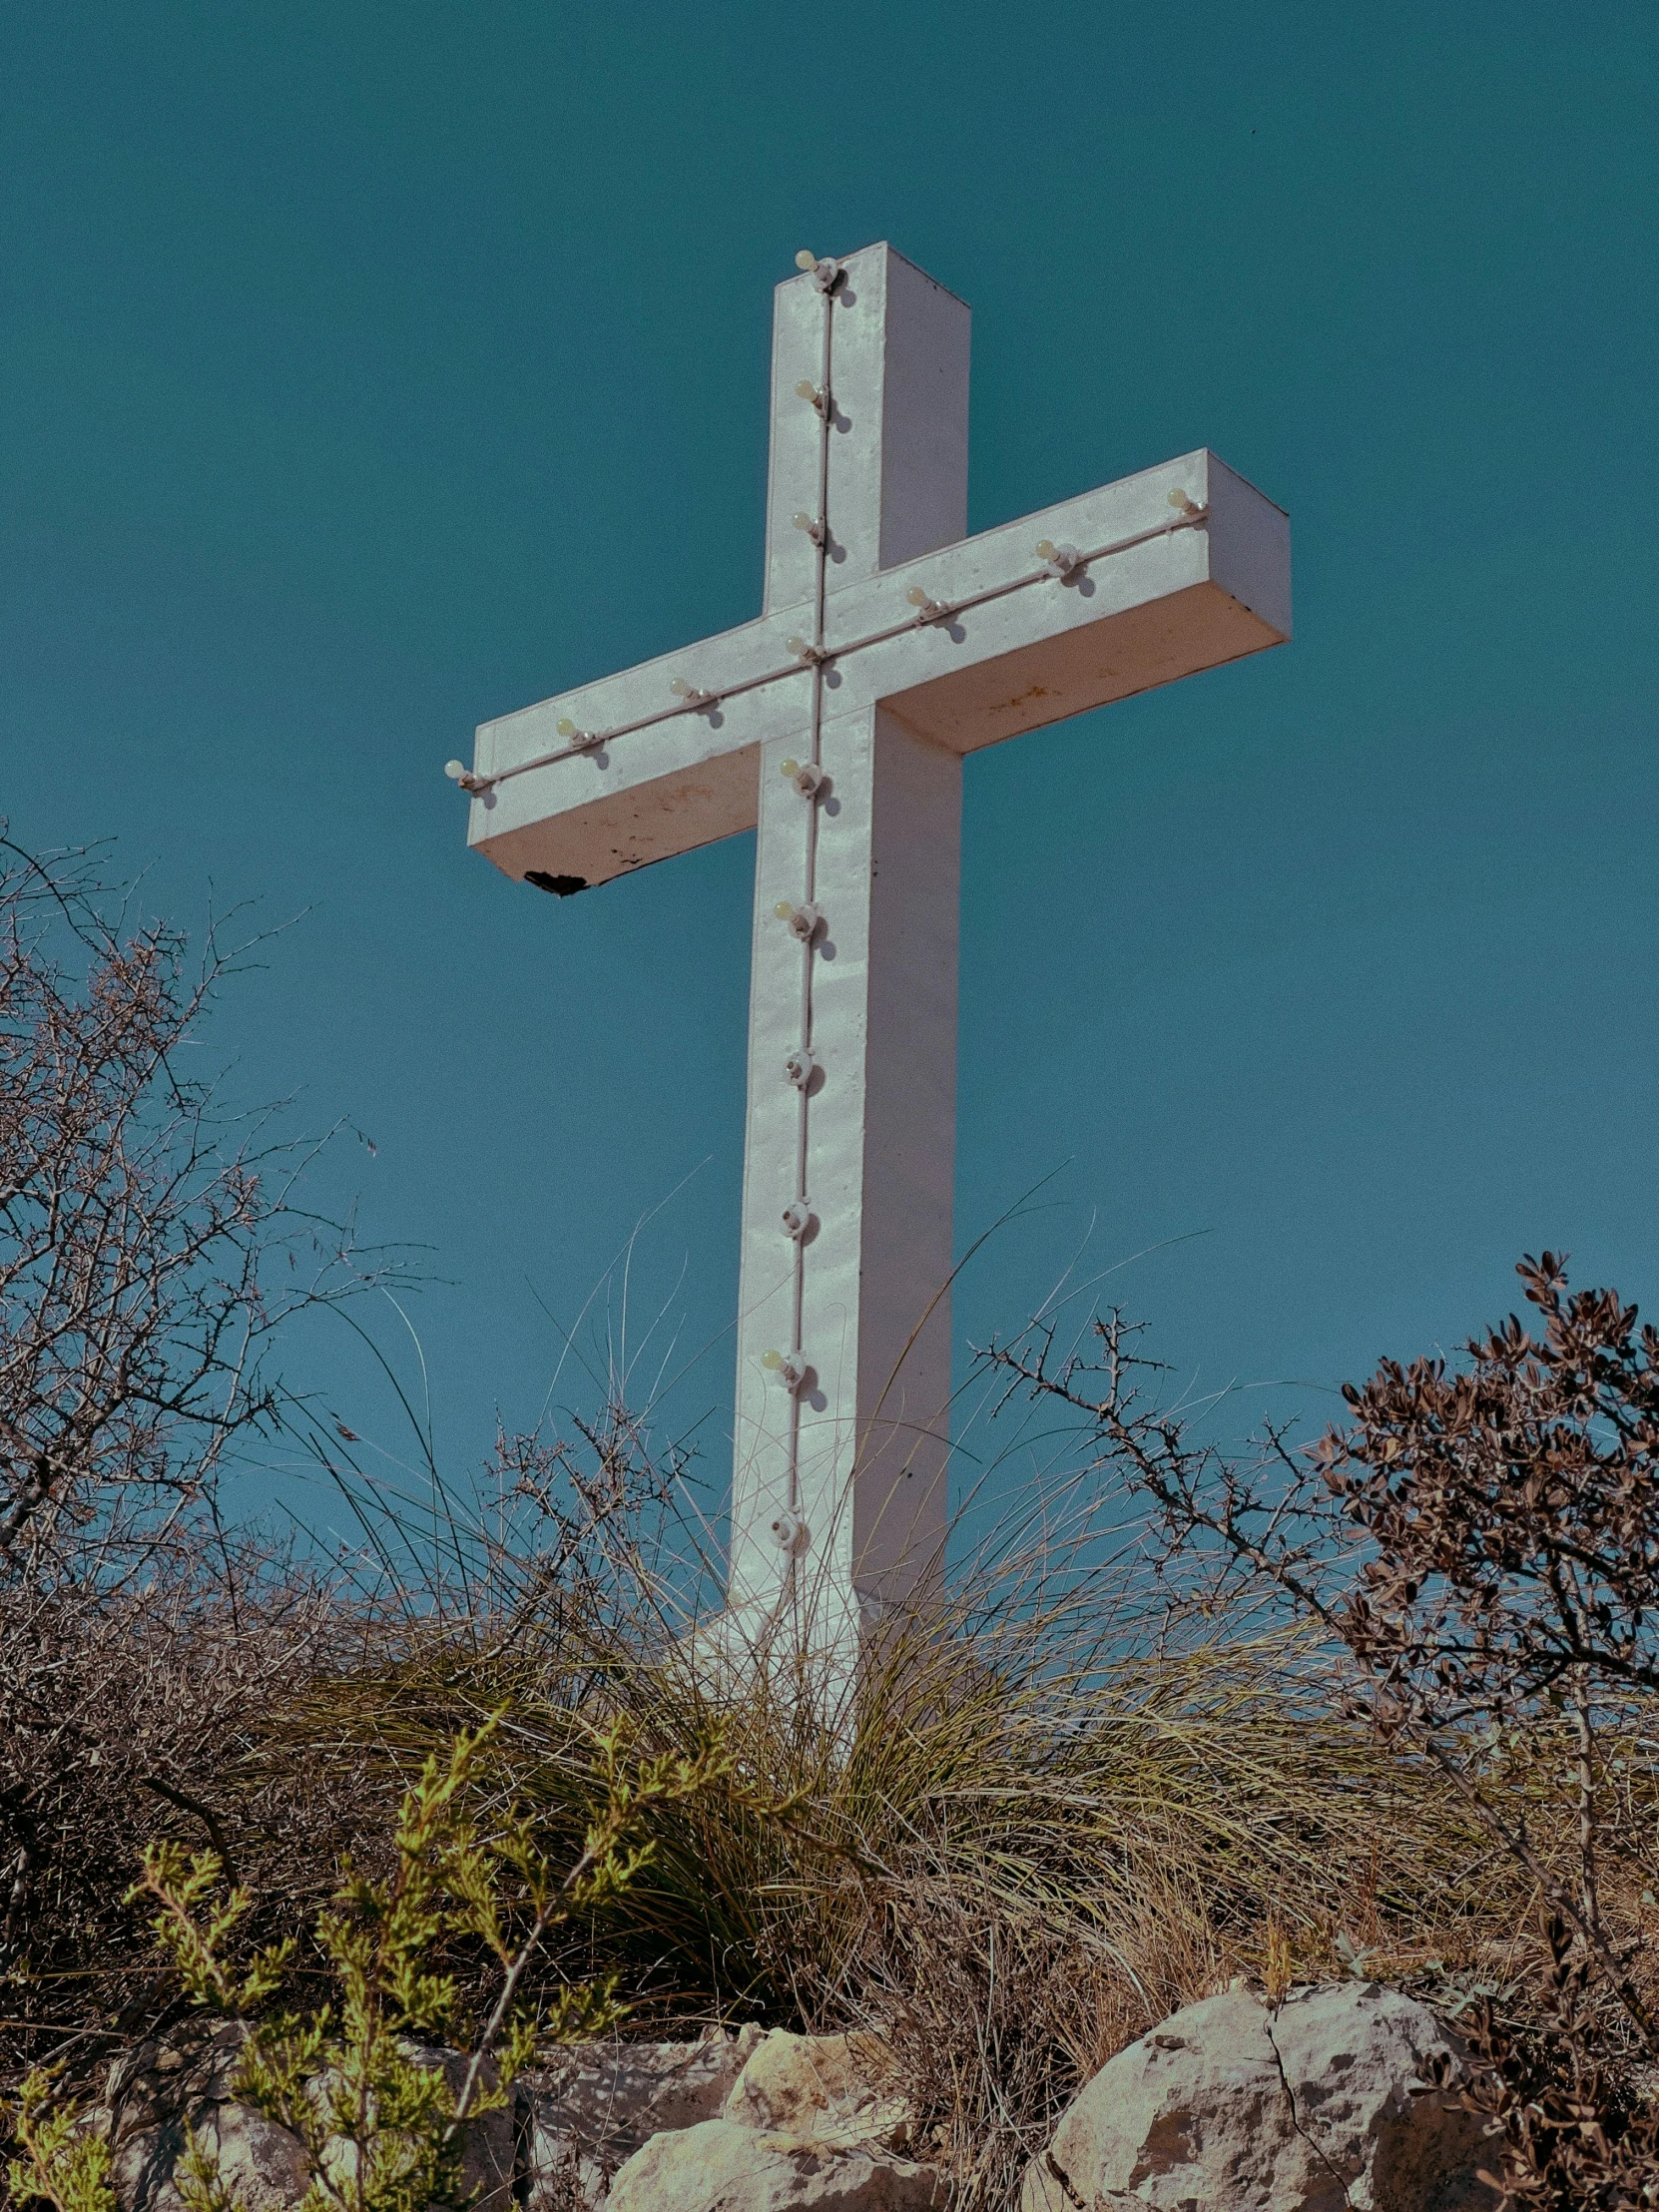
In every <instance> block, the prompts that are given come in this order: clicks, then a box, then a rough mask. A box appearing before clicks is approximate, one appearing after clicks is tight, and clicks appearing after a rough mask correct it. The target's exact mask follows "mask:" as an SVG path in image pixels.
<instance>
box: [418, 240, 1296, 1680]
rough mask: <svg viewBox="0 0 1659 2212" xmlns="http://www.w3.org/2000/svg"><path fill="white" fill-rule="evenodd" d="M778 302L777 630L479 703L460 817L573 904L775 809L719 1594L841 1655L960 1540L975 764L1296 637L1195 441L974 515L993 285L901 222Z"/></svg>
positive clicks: (757, 982)
mask: <svg viewBox="0 0 1659 2212" xmlns="http://www.w3.org/2000/svg"><path fill="white" fill-rule="evenodd" d="M799 261H800V264H801V268H802V274H801V275H800V276H798V277H794V278H792V279H791V280H789V281H787V282H785V283H783V284H781V285H780V286H779V289H778V293H777V303H776V309H775V316H774V324H773V355H772V400H771V467H770V473H769V482H768V492H767V544H766V593H765V603H764V609H763V612H762V614H761V616H760V618H759V619H758V620H757V621H754V622H750V623H745V624H744V625H743V626H742V627H741V628H739V629H736V630H730V631H727V632H726V633H725V634H724V635H723V636H720V637H714V638H708V639H705V640H703V641H702V642H701V643H699V644H695V645H690V646H687V647H686V648H684V650H682V651H680V652H676V653H672V654H669V655H667V656H666V657H664V658H663V659H660V660H655V661H649V662H646V663H645V664H643V665H642V666H640V667H638V668H634V669H630V670H629V671H627V673H626V674H624V675H620V676H611V677H607V678H604V679H602V680H601V681H599V682H596V683H591V684H584V685H581V686H580V687H578V688H577V689H576V690H574V691H571V692H568V693H565V694H563V695H562V696H560V697H559V698H556V699H550V700H547V701H544V702H543V703H542V704H541V705H539V706H535V707H527V708H525V709H524V710H523V711H522V712H521V713H518V714H512V715H507V716H504V717H502V718H501V719H500V720H499V721H495V722H488V723H485V724H484V725H483V726H482V727H481V728H480V729H479V731H478V734H477V744H476V750H475V753H474V759H473V765H472V768H471V769H470V770H467V769H465V768H463V767H462V765H461V764H460V763H458V762H451V763H450V768H449V773H450V775H451V776H452V777H454V778H455V780H456V781H457V782H458V783H460V784H461V785H462V787H463V788H464V789H465V790H466V791H467V792H468V793H469V794H470V797H471V814H470V823H469V829H468V837H469V841H470V842H471V844H472V845H473V846H475V847H476V848H477V849H478V850H479V851H481V852H482V853H484V854H485V855H486V857H487V858H489V859H490V860H492V861H493V862H494V863H495V865H496V866H497V867H498V868H500V869H501V870H502V872H503V873H504V874H506V875H508V876H511V877H513V878H515V879H519V880H524V881H527V882H530V883H533V884H536V885H538V886H539V887H540V888H542V889H544V890H547V891H552V892H557V893H564V894H569V893H572V892H575V891H579V890H586V889H589V888H591V887H593V886H595V885H597V884H601V883H604V882H607V881H609V880H610V879H611V878H613V877H615V876H618V875H624V874H627V873H629V872H631V871H632V870H633V869H635V868H638V867H644V866H646V865H647V864H648V863H649V862H650V861H653V860H664V859H669V858H672V857H673V856H674V855H675V854H676V853H680V852H686V851H689V850H691V849H692V848H693V847H694V846H696V845H700V844H706V843H708V842H709V841H710V840H711V839H713V838H716V837H727V836H732V835H734V834H736V833H737V832H738V831H739V830H758V832H759V835H758V841H757V847H756V863H755V934H754V961H753V968H752V977H751V986H750V1022H749V1107H748V1126H747V1136H746V1151H745V1165H744V1194H743V1244H742V1276H741V1291H740V1311H739V1317H738V1330H737V1346H738V1373H737V1396H736V1425H735V1439H734V1461H733V1479H732V1508H731V1550H730V1563H729V1581H728V1616H727V1617H728V1621H729V1622H730V1623H731V1625H732V1626H733V1627H734V1628H735V1629H737V1630H739V1631H740V1632H741V1634H742V1635H743V1636H745V1637H747V1638H749V1639H751V1640H754V1641H759V1640H760V1639H762V1638H763V1637H764V1636H766V1635H767V1634H768V1633H769V1632H771V1631H772V1630H773V1629H775V1628H776V1626H777V1625H778V1624H780V1623H784V1622H788V1623H791V1624H792V1626H793V1632H795V1633H799V1634H805V1635H808V1636H809V1637H811V1638H812V1639H813V1640H814V1641H815V1642H816V1641H820V1640H822V1641H824V1642H826V1643H828V1644H830V1646H833V1647H835V1648H844V1647H845V1646H846V1645H847V1644H848V1642H849V1641H855V1639H856V1637H857V1635H858V1633H859V1630H860V1626H861V1625H862V1626H867V1625H868V1624H869V1623H871V1622H872V1621H875V1620H878V1619H880V1618H882V1617H883V1616H885V1615H888V1614H890V1613H892V1612H893V1610H894V1609H895V1608H899V1609H903V1608H907V1607H911V1606H914V1605H916V1604H917V1603H919V1602H921V1600H922V1597H923V1594H924V1593H925V1591H926V1590H927V1588H928V1587H930V1586H931V1585H932V1583H933V1582H934V1580H935V1578H936V1576H937V1574H938V1572H939V1566H940V1558H941V1552H942V1546H943V1540H944V1532H945V1515H946V1468H947V1460H948V1452H949V1410H948V1409H949V1403H950V1394H951V1383H950V1369H951V1332H950V1276H951V1267H952V1250H951V1199H952V1178H953V1171H954V1151H955V1079H956V941H957V877H958V864H959V847H960V821H961V794H962V760H963V758H964V756H965V755H967V754H969V753H973V752H976V751H978V750H979V748H980V747H982V746H987V745H996V744H999V743H1000V742H1001V741H1002V740H1003V739H1005V738H1012V737H1017V736H1019V735H1020V733H1021V732H1023V731H1026V730H1034V729H1038V728H1040V727H1041V726H1042V725H1044V724H1046V723H1051V722H1058V721H1060V720H1061V719H1063V718H1064V717H1066V716H1068V715H1075V714H1082V713H1084V712H1086V711H1087V710H1088V709H1090V708H1093V707H1100V706H1104V705H1106V704H1108V703H1109V702H1110V701H1112V700H1115V699H1124V698H1127V697H1129V696H1130V695H1131V694H1133V693H1136V692H1142V691H1146V690H1148V689H1150V688H1151V687H1152V686H1154V685H1159V684H1168V683H1172V682H1174V681H1175V679H1176V678H1178V677H1183V676H1192V675H1195V674H1197V673H1198V671H1199V670H1201V669H1208V668H1214V667H1217V666H1219V665H1220V664H1221V663H1222V662H1225V661H1232V660H1238V659H1240V658H1241V657H1242V656H1244V655H1245V654H1249V653H1257V652H1260V651H1261V650H1262V649H1263V648H1264V647H1266V646H1272V645H1280V644H1283V643H1284V642H1285V641H1286V640H1287V639H1288V638H1289V636H1290V631H1291V605H1290V532H1289V524H1288V522H1287V519H1286V517H1285V515H1284V514H1283V513H1282V512H1281V510H1280V509H1279V508H1277V507H1275V506H1274V505H1273V504H1272V503H1271V502H1270V501H1269V500H1267V499H1265V498H1264V497H1263V496H1262V494H1261V493H1260V492H1258V491H1256V490H1254V489H1253V488H1252V487H1251V486H1250V485H1249V484H1247V483H1246V482H1245V481H1244V480H1243V478H1242V477H1239V476H1237V475H1235V474H1234V473H1233V471H1232V470H1231V469H1229V468H1227V467H1225V466H1224V465H1223V464H1222V463H1221V462H1220V461H1218V460H1217V459H1215V457H1214V456H1213V455H1212V454H1210V453H1208V452H1205V451H1203V450H1200V451H1198V452H1196V453H1186V454H1183V455H1182V456H1181V457H1180V458H1179V459H1178V460H1173V461H1168V462H1165V463H1163V464H1162V465H1161V466H1159V467H1157V468H1149V469H1144V470H1142V471H1141V473H1140V474H1138V475H1135V476H1128V477H1125V478H1123V479H1122V480H1121V481H1120V482H1118V483H1114V484H1107V485H1104V486H1102V487H1101V489H1099V490H1098V491H1089V492H1084V493H1081V494H1080V495H1079V496H1078V497H1076V498H1074V499H1068V500H1066V501H1064V502H1062V504H1060V505H1059V506H1056V507H1050V508H1046V509H1044V510H1043V511H1042V512H1041V513H1040V514H1035V515H1029V516H1026V517H1025V518H1023V519H1022V520H1020V521H1018V522H1009V523H1004V524H1002V525H1001V526H999V527H998V528H996V529H992V530H985V531H982V532H981V533H980V534H979V535H978V536H976V537H972V538H970V537H968V536H967V535H966V529H967V461H968V309H967V307H966V306H965V305H964V304H963V302H962V301H961V300H960V299H958V298H956V297H955V296H954V295H953V294H952V293H950V292H948V291H946V290H945V289H944V287H943V286H942V285H940V284H937V283H935V282H934V281H933V279H932V278H931V277H927V276H925V275H924V274H923V273H922V272H921V271H920V270H919V269H917V268H916V267H915V266H914V265H913V264H912V263H910V262H907V261H905V260H904V259H903V257H902V256H901V255H899V254H897V253H895V252H893V250H892V249H891V248H890V247H887V246H871V247H866V248H865V249H864V250H863V251H862V252H860V253H856V254H851V255H848V256H846V257H845V259H844V260H839V261H832V260H822V261H818V260H815V259H814V257H813V256H811V255H803V256H801V257H799Z"/></svg>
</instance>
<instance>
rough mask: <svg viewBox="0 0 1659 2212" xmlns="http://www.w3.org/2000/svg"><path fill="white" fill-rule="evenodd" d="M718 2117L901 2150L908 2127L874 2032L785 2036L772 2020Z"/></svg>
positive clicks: (907, 2110)
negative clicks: (773, 2024) (768, 2029)
mask: <svg viewBox="0 0 1659 2212" xmlns="http://www.w3.org/2000/svg"><path fill="white" fill-rule="evenodd" d="M722 2116H723V2118H725V2119H728V2120H739V2121H741V2122H742V2123H743V2125H744V2126H746V2127H757V2128H762V2129H767V2130H770V2131H772V2132H774V2133H780V2134H785V2135H797V2136H811V2137H814V2138H817V2139H819V2140H822V2141H831V2142H843V2143H871V2144H877V2145H879V2146H881V2147H882V2148H883V2149H886V2150H902V2149H903V2148H904V2147H905V2145H906V2144H907V2143H908V2142H909V2140H910V2136H911V2133H912V2131H913V2128H914V2112H913V2109H912V2107H911V2105H910V2102H909V2100H908V2098H906V2097H903V2096H901V2095H899V2094H898V2091H897V2089H896V2086H895V2085H894V2083H893V2080H892V2064H891V2060H890V2058H889V2057H888V2056H887V2053H886V2049H885V2046H884V2045H883V2044H882V2043H881V2042H880V2040H879V2039H878V2038H877V2037H876V2036H874V2035H858V2034H852V2035H792V2034H791V2033H790V2032H789V2030H788V2029H787V2028H782V2027H775V2028H774V2029H773V2030H772V2032H771V2034H770V2035H768V2036H766V2037H765V2038H764V2039H763V2041H762V2042H761V2043H760V2045H759V2046H758V2048H757V2049H756V2051H755V2053H754V2056H753V2057H752V2058H751V2059H750V2060H749V2062H748V2064H747V2065H746V2066H745V2067H744V2069H743V2072H742V2073H741V2074H740V2075H739V2076H738V2079H737V2082H736V2085H735V2086H734V2088H733V2090H732V2093H731V2095H730V2096H729V2097H728V2098H727V2100H726V2106H725V2110H724V2113H723V2115H722Z"/></svg>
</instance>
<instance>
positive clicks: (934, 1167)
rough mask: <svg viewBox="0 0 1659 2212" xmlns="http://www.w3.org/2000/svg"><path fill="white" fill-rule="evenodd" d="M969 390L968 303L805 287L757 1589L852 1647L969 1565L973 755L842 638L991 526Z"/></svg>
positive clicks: (758, 1342)
mask: <svg viewBox="0 0 1659 2212" xmlns="http://www.w3.org/2000/svg"><path fill="white" fill-rule="evenodd" d="M967 395H968V310H967V308H966V307H965V306H964V305H963V303H962V302H961V301H960V300H959V299H956V298H955V297H953V295H952V294H951V293H949V292H947V291H945V290H944V289H943V287H942V286H940V285H938V284H935V283H934V282H933V280H932V279H931V278H930V277H925V276H923V274H922V273H921V272H920V271H919V270H917V269H915V268H913V267H912V266H911V265H910V264H909V263H908V262H905V261H904V260H903V259H902V258H901V257H900V256H898V255H896V254H893V253H891V252H888V251H886V250H881V249H877V250H875V251H873V252H870V253H866V254H862V255H859V256H857V257H855V258H854V259H853V260H852V262H851V263H850V264H842V265H832V264H830V265H825V267H824V269H823V270H822V271H821V272H817V273H815V274H814V275H813V276H812V277H809V278H808V279H807V281H805V282H801V281H797V282H795V283H791V284H789V285H786V286H784V287H782V288H781V290H780V294H779V301H778V313H777V320H776V324H775V334H774V350H773V372H772V463H771V470H770V482H769V487H768V502H767V604H768V606H769V607H773V606H785V607H788V606H793V605H798V604H800V603H802V602H803V601H807V602H808V603H809V604H810V605H811V606H812V609H813V624H814V627H813V631H812V635H811V637H810V638H808V637H803V638H802V640H801V643H802V645H803V647H807V648H810V653H805V654H804V655H803V657H804V658H807V659H808V660H809V665H810V670H811V676H810V681H811V687H812V692H811V707H810V713H809V718H808V727H807V731H806V733H805V743H804V744H802V743H801V742H800V741H799V740H796V739H793V738H792V737H791V736H790V735H789V734H788V732H787V731H785V732H781V733H780V734H779V735H778V736H776V737H773V738H769V739H768V740H766V741H765V742H764V743H763V745H762V747H761V770H760V823H759V837H758V841H757V850H756V877H755V882H756V889H755V934H754V952H753V968H752V986H751V1002H750V1005H751V1010H750V1036H749V1067H750V1079H749V1112H748V1130H747V1144H746V1154H745V1163H746V1164H745V1175H744V1204H743V1245H742V1282H741V1290H740V1299H739V1322H738V1386H737V1408H736V1411H737V1429H736V1449H735V1455H734V1476H733V1501H732V1546H731V1586H730V1597H731V1604H732V1608H733V1611H734V1613H735V1615H736V1616H737V1621H738V1624H739V1625H742V1624H744V1623H745V1622H750V1621H752V1622H754V1623H755V1624H756V1625H759V1624H760V1623H762V1622H764V1621H765V1620H766V1619H767V1617H768V1611H769V1608H774V1607H776V1606H777V1604H778V1603H779V1600H780V1598H781V1597H783V1598H787V1599H788V1601H789V1602H790V1605H791V1609H792V1613H793V1616H794V1619H795V1623H796V1626H797V1629H798V1631H799V1630H806V1629H808V1628H809V1626H810V1632H811V1633H812V1635H813V1636H814V1638H815V1639H825V1640H828V1641H830V1642H831V1643H839V1642H841V1641H842V1640H843V1639H844V1637H845V1636H846V1635H847V1634H848V1633H849V1632H850V1631H851V1630H852V1629H853V1628H855V1626H856V1624H857V1617H858V1616H859V1615H860V1614H861V1615H862V1616H863V1617H864V1618H865V1619H868V1618H869V1617H870V1616H871V1615H873V1614H879V1613H880V1612H882V1611H884V1610H886V1609H889V1608H891V1607H892V1606H894V1605H896V1604H899V1603H902V1602H904V1601H906V1600H909V1599H911V1598H913V1596H914V1594H915V1592H916V1589H917V1585H918V1584H919V1583H921V1582H923V1581H925V1580H926V1579H927V1578H928V1577H929V1576H930V1575H931V1574H932V1573H933V1572H934V1571H935V1570H936V1567H937V1563H938V1557H939V1553H940V1550H941V1547H942V1543H943V1536H944V1517H945V1489H946V1482H945V1462H946V1453H947V1447H948V1407H949V1401H950V1294H949V1280H950V1268H951V1250H950V1246H951V1184H952V1175H953V1165H954V1142H955V1078H956V1067H955V1060H956V1050H955V1045H956V936H957V853H958V847H959V824H960V814H961V760H960V757H959V756H958V755H957V754H955V753H953V752H951V751H949V750H948V749H946V748H945V747H943V746H939V745H937V744H933V743H929V742H928V741H926V740H923V739H919V738H916V737H913V736H912V735H911V734H910V733H909V732H907V731H906V730H904V729H903V728H902V727H901V725H899V724H898V723H897V722H896V721H895V720H894V719H893V718H892V717H891V716H890V715H888V714H887V713H886V712H885V711H884V710H883V709H882V708H880V707H879V706H874V705H867V704H866V705H862V706H859V707H857V708H855V709H853V710H852V711H851V712H843V713H837V711H836V709H837V704H838V702H837V697H836V694H837V691H838V690H840V689H841V688H842V686H841V684H840V679H839V672H838V671H837V670H836V669H835V668H834V667H833V666H832V665H830V664H829V663H828V662H827V660H826V658H825V650H826V644H827V635H828V634H827V629H826V620H827V615H828V613H829V611H830V602H831V600H832V598H833V597H834V595H836V594H837V593H838V592H841V591H844V590H845V589H846V588H847V587H848V586H850V585H852V584H854V583H856V582H861V581H863V580H864V579H865V578H867V577H869V576H871V575H874V574H876V573H877V572H879V571H880V570H883V569H888V568H892V567H894V566H895V565H896V564H897V563H898V562H900V561H902V560H905V559H907V558H908V557H910V556H911V555H913V554H917V553H923V552H928V551H931V550H932V549H933V547H935V546H938V545H944V544H948V543H951V542H953V541H954V540H956V539H958V538H960V537H962V536H963V535H964V534H965V529H966V520H967ZM798 756H799V757H798ZM781 1230H782V1232H783V1233H782V1234H781Z"/></svg>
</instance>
